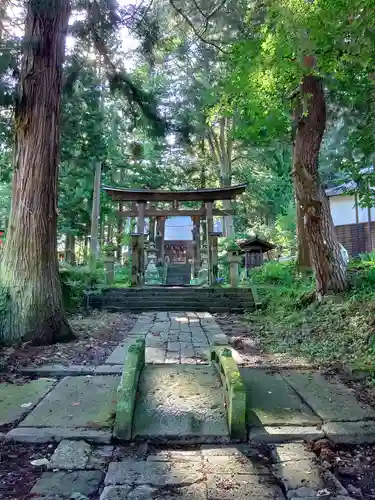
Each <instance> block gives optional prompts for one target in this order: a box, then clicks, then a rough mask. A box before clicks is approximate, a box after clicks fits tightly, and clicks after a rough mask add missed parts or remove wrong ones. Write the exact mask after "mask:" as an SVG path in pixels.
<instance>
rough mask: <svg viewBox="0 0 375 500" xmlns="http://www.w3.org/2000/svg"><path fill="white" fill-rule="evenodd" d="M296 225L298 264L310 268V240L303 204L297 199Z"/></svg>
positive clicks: (300, 267) (300, 266)
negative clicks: (308, 238)
mask: <svg viewBox="0 0 375 500" xmlns="http://www.w3.org/2000/svg"><path fill="white" fill-rule="evenodd" d="M296 226H297V261H296V265H297V267H298V268H299V269H301V270H303V269H306V270H307V269H310V268H311V259H310V250H309V242H308V240H307V234H306V229H305V224H304V219H303V213H302V209H301V205H300V204H299V202H298V200H297V199H296Z"/></svg>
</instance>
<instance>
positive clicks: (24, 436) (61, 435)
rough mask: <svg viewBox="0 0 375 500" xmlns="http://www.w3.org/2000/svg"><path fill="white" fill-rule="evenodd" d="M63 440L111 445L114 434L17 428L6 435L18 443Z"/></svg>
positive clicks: (48, 428)
mask: <svg viewBox="0 0 375 500" xmlns="http://www.w3.org/2000/svg"><path fill="white" fill-rule="evenodd" d="M63 439H84V440H85V441H88V442H89V443H98V444H109V443H110V442H111V439H112V432H110V431H101V430H93V429H74V428H67V427H16V429H12V430H11V431H10V432H8V434H7V435H6V440H7V441H16V442H17V443H59V442H60V441H62V440H63Z"/></svg>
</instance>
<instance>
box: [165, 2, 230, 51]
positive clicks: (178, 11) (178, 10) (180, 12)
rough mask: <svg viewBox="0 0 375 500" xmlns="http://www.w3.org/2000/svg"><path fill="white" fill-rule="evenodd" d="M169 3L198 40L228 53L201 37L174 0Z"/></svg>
mask: <svg viewBox="0 0 375 500" xmlns="http://www.w3.org/2000/svg"><path fill="white" fill-rule="evenodd" d="M169 3H170V4H171V5H172V7H173V8H174V10H175V11H176V12H177V13H178V14H180V16H181V17H183V18H184V20H185V21H186V23H187V24H188V25H189V26H190V28H191V29H192V30H193V33H194V35H195V36H196V37H197V38H199V40H200V41H201V42H203V43H206V44H207V45H212V46H213V47H215V48H216V49H217V50H219V51H220V52H222V53H223V54H228V53H229V52H227V51H225V50H224V49H222V48H221V47H220V46H219V45H218V44H217V43H215V42H213V41H211V40H207V39H206V38H203V36H202V33H199V32H198V31H197V29H196V27H195V26H194V23H193V22H192V21H191V19H189V17H188V16H187V15H186V14H185V13H184V11H183V10H182V9H180V8H179V7H177V5H176V4H175V3H174V0H169ZM205 31H206V28H205V29H204V30H203V33H204V32H205Z"/></svg>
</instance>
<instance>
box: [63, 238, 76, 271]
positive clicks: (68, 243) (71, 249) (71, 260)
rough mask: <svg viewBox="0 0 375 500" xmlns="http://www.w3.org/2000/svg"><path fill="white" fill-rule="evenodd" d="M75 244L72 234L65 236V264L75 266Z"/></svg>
mask: <svg viewBox="0 0 375 500" xmlns="http://www.w3.org/2000/svg"><path fill="white" fill-rule="evenodd" d="M75 244H76V239H75V236H74V234H70V233H68V234H66V236H65V262H67V263H68V264H71V265H75V263H76V254H75Z"/></svg>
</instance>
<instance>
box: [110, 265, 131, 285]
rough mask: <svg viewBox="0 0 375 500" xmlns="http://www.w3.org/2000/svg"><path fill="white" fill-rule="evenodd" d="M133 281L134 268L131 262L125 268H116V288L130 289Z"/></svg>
mask: <svg viewBox="0 0 375 500" xmlns="http://www.w3.org/2000/svg"><path fill="white" fill-rule="evenodd" d="M131 279H132V266H131V262H130V261H129V262H128V263H126V264H125V265H124V266H115V282H114V287H115V288H129V287H130V285H131Z"/></svg>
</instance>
